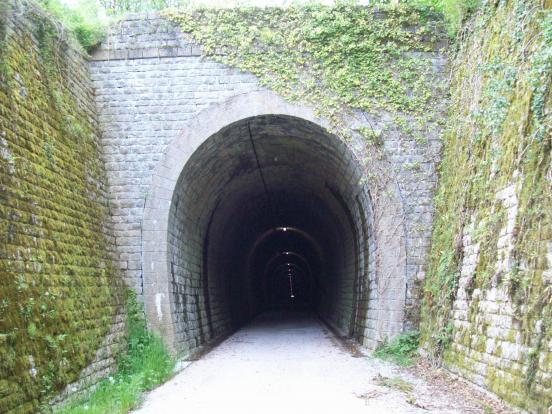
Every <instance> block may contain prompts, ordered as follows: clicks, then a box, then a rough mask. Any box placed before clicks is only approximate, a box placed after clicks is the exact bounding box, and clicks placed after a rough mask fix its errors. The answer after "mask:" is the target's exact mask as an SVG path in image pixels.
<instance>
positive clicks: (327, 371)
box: [135, 310, 483, 414]
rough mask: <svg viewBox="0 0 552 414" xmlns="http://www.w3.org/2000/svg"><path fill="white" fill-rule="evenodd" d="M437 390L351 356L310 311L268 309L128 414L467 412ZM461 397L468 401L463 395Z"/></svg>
mask: <svg viewBox="0 0 552 414" xmlns="http://www.w3.org/2000/svg"><path fill="white" fill-rule="evenodd" d="M397 378H401V379H402V381H405V382H406V383H408V384H410V385H411V386H412V387H413V390H412V391H409V392H404V391H401V390H397V389H394V388H393V387H389V386H386V385H382V381H384V382H385V379H387V381H390V382H391V383H392V382H393V381H395V382H396V381H397ZM466 385H467V384H466ZM437 388H439V389H437ZM442 388H443V387H442V384H441V385H437V386H435V385H431V384H428V383H426V382H425V381H424V380H422V379H421V378H419V377H416V376H415V375H413V374H412V373H411V372H408V371H406V370H404V369H399V368H397V367H394V366H391V365H390V364H388V363H385V362H382V361H380V360H377V359H372V358H370V357H366V356H362V357H358V355H357V356H356V357H355V356H353V355H352V354H351V352H350V351H349V350H348V349H347V347H346V346H344V344H343V343H342V342H341V341H340V340H339V339H337V338H336V337H335V336H334V335H333V334H332V333H331V332H330V331H329V330H328V329H327V327H326V326H325V325H324V324H323V323H322V322H321V321H320V320H319V319H318V318H317V317H316V316H315V315H314V314H312V313H310V312H307V311H301V310H295V311H290V310H287V311H271V312H267V313H264V314H262V315H260V316H259V317H257V318H256V319H255V320H254V321H253V322H252V323H250V324H249V325H247V326H246V327H244V328H242V329H241V330H239V331H238V332H236V333H235V334H234V335H232V336H230V337H229V338H228V339H227V340H225V341H224V342H222V343H221V344H220V345H219V346H217V347H216V348H214V349H213V350H212V351H211V352H209V353H208V354H206V355H205V356H204V357H203V358H201V359H199V360H198V361H195V362H193V363H192V364H191V365H189V366H188V367H187V368H186V369H185V370H184V371H182V372H181V373H179V374H178V375H176V376H175V377H174V378H173V379H172V380H170V381H169V382H167V383H166V384H164V385H162V386H161V387H159V388H158V389H156V390H154V391H152V392H151V393H149V394H148V395H147V396H146V398H145V401H144V404H143V406H142V408H141V409H139V410H137V411H135V413H140V414H154V413H155V414H158V413H167V414H170V413H227V412H230V413H233V412H240V413H244V414H248V413H256V412H262V413H267V412H268V413H276V412H278V413H280V414H283V413H286V412H288V413H299V412H301V413H312V412H321V413H326V412H330V410H331V411H333V409H335V410H336V412H340V413H357V412H358V413H361V412H362V413H399V414H400V413H427V412H435V413H437V412H438V413H465V412H467V411H466V410H467V409H471V408H473V407H469V408H468V407H467V406H466V400H462V399H459V398H458V395H456V396H454V395H453V394H452V393H450V394H447V392H446V391H444V390H443V389H442ZM467 395H472V392H471V391H470V390H469V389H468V393H467ZM474 395H477V394H474ZM194 410H197V411H194ZM315 410H319V411H315ZM469 412H479V411H477V410H475V411H471V410H470V411H469ZM481 412H483V411H481Z"/></svg>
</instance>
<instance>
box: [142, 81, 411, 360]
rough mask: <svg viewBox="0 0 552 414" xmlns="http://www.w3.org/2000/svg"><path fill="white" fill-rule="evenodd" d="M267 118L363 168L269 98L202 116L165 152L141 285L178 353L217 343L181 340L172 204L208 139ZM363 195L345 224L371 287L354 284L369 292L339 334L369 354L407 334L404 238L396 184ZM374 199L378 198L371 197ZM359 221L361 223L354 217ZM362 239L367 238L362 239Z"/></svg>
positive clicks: (299, 112)
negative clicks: (307, 134)
mask: <svg viewBox="0 0 552 414" xmlns="http://www.w3.org/2000/svg"><path fill="white" fill-rule="evenodd" d="M266 116H271V117H280V118H281V117H284V118H286V119H288V120H294V121H293V122H298V123H299V124H300V123H304V124H305V125H307V124H308V125H309V128H312V129H313V130H315V131H316V133H319V134H324V137H325V139H329V140H335V142H334V143H335V144H336V147H339V148H340V151H342V152H343V153H344V154H345V155H346V156H347V157H348V158H347V160H348V161H347V162H348V163H349V164H351V165H352V164H355V165H356V166H357V167H358V165H360V164H359V163H358V161H357V160H355V157H354V156H353V155H352V152H351V151H350V149H348V147H347V146H346V145H345V144H344V143H343V142H342V141H341V140H339V139H338V138H337V137H335V135H332V134H330V133H328V132H327V130H328V127H329V124H328V122H327V121H325V120H324V119H321V118H319V117H317V116H316V115H315V113H314V111H313V110H312V108H309V107H306V106H302V105H298V104H291V103H288V102H286V101H284V100H283V99H282V98H281V97H279V96H277V95H275V94H274V93H272V92H270V91H260V92H251V93H246V94H242V95H238V96H235V97H233V98H230V99H229V100H227V101H225V102H223V103H221V104H216V105H212V106H210V107H208V108H207V109H205V110H203V111H201V112H200V113H199V114H198V115H197V117H195V118H194V119H193V120H192V121H191V122H190V123H189V124H188V125H187V126H186V127H185V128H184V129H183V131H182V133H181V134H180V135H179V136H178V137H176V138H175V139H174V140H173V141H172V142H171V143H170V144H169V145H168V146H167V148H166V150H165V151H164V155H163V158H162V160H161V161H160V162H159V164H158V166H157V167H156V169H155V172H154V174H153V176H152V181H151V185H150V189H149V191H148V194H147V197H146V203H145V209H144V215H143V221H142V278H143V295H144V304H145V312H146V317H147V320H148V323H149V325H150V327H151V328H152V329H154V330H155V331H157V332H159V333H161V335H162V336H163V338H164V339H165V341H166V343H167V345H168V346H169V347H171V349H172V350H173V351H182V349H184V348H188V350H190V349H191V350H192V351H193V350H195V349H196V348H199V347H201V346H203V345H205V343H206V342H207V341H208V340H212V339H215V338H214V336H213V337H210V338H202V339H201V340H197V339H196V340H194V342H193V343H190V341H188V343H187V344H186V346H184V345H183V340H182V338H181V336H182V332H180V331H181V326H180V325H182V324H183V323H186V321H182V320H181V319H179V316H178V314H177V313H176V307H177V306H182V304H180V305H179V304H177V303H175V294H174V292H173V291H172V290H171V289H172V288H171V285H174V284H175V283H176V282H175V274H176V272H177V270H175V263H174V261H171V259H170V258H169V254H170V246H169V236H168V234H169V230H170V229H169V227H170V225H171V224H170V222H171V214H172V213H171V208H174V206H175V204H176V205H178V202H179V200H178V198H176V199H175V194H176V193H177V190H178V188H177V187H178V185H179V180H181V176H182V174H183V171H184V170H185V168H186V166H187V165H188V164H189V161H190V159H191V158H192V157H193V156H194V154H195V153H196V151H198V150H199V149H200V148H201V147H202V146H203V145H204V144H205V143H206V142H208V140H209V139H210V138H212V137H214V136H216V134H218V133H220V132H221V131H223V130H225V128H228V127H229V126H233V125H237V124H239V123H240V122H242V123H243V122H245V121H244V120H250V119H256V118H259V117H266ZM295 120H296V121H295ZM375 162H378V161H375ZM355 168H356V167H355ZM362 171H363V176H362V177H356V178H359V179H365V178H366V177H365V175H366V171H365V170H362ZM359 182H360V180H359ZM362 188H363V191H361V192H360V193H359V194H360V195H357V197H356V203H357V204H358V205H359V206H360V205H362V204H364V207H365V210H366V211H365V212H364V213H365V214H364V213H363V212H362V211H360V216H361V217H358V214H359V213H358V212H357V213H354V212H352V211H349V212H348V213H347V214H348V215H349V217H348V218H347V220H349V221H351V220H352V221H355V222H356V223H357V225H356V229H355V231H356V232H357V235H356V236H355V241H354V243H356V244H357V245H356V247H355V249H357V250H358V249H361V250H362V251H363V252H365V254H364V255H363V256H362V257H360V256H357V257H355V258H354V261H353V262H351V265H352V266H355V272H356V273H358V272H359V271H361V269H364V270H365V273H366V275H367V277H366V280H362V281H360V282H359V281H358V280H357V281H356V282H355V283H362V284H363V285H364V286H363V288H364V289H365V291H366V292H368V293H365V297H360V296H361V294H360V293H358V291H359V289H360V288H359V286H355V287H354V290H355V291H354V292H353V293H352V294H353V295H357V296H358V297H355V298H353V300H354V301H355V305H354V309H353V311H352V315H351V318H350V319H351V320H350V321H349V322H348V323H349V325H350V326H352V328H351V329H345V328H343V327H340V326H336V327H337V328H338V329H340V330H341V331H342V333H343V334H345V335H354V337H355V338H356V339H358V340H359V341H360V342H364V344H365V345H366V346H367V347H373V346H374V344H375V343H377V341H380V340H381V339H383V338H384V337H388V336H393V335H396V334H397V333H399V332H400V331H401V330H402V327H403V320H404V308H405V297H406V237H405V232H404V227H403V216H404V214H403V206H402V204H401V199H400V192H399V190H398V186H397V184H396V183H394V182H390V183H389V184H388V185H387V186H386V188H383V189H382V188H379V189H378V188H376V187H373V188H372V187H371V186H370V182H369V181H368V182H367V184H362ZM375 193H377V194H376V195H377V197H374V194H375ZM359 197H360V198H359ZM374 200H377V201H376V202H374ZM335 203H336V204H340V203H341V204H343V203H344V200H340V197H339V195H337V196H336V200H335ZM349 205H351V202H349ZM355 214H356V215H357V217H354V215H355ZM207 231H209V230H207ZM362 234H363V235H364V237H361V235H362ZM359 240H360V242H359ZM368 240H370V241H369V242H368ZM359 295H360V296H359ZM366 295H368V296H369V297H367V296H366ZM198 300H199V299H198ZM359 301H364V303H362V304H361V303H359ZM360 320H361V321H362V322H359V321H360ZM328 322H330V323H332V322H333V321H328ZM228 333H229V332H223V333H222V334H228ZM215 336H216V335H215Z"/></svg>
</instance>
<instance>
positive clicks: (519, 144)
mask: <svg viewBox="0 0 552 414" xmlns="http://www.w3.org/2000/svg"><path fill="white" fill-rule="evenodd" d="M452 73H453V78H452V85H451V87H452V88H451V96H452V106H451V110H450V115H449V119H448V130H447V132H446V133H445V136H444V143H443V144H444V154H443V161H442V163H441V165H440V171H439V173H440V177H439V183H440V184H439V189H438V191H437V195H436V199H435V205H436V219H435V223H434V231H433V238H432V247H431V252H430V259H429V264H428V271H427V277H426V280H425V283H424V289H423V298H422V324H421V328H422V337H423V342H424V343H425V347H426V349H427V350H428V351H429V352H430V354H431V356H433V357H435V358H442V359H443V361H444V363H445V365H446V366H447V367H449V368H450V369H451V370H453V371H455V372H457V373H459V374H461V375H462V376H464V377H467V378H468V379H470V380H472V381H474V382H476V383H478V384H480V385H482V386H484V387H486V388H487V389H489V390H490V391H493V392H495V393H497V394H498V395H499V396H500V397H502V398H504V399H505V400H506V401H508V402H510V403H512V404H515V405H517V406H520V407H523V408H524V409H527V410H529V411H531V412H542V413H546V412H548V409H549V407H550V406H551V405H552V375H551V373H552V167H551V148H552V147H551V139H552V112H551V111H552V97H551V93H550V85H551V76H552V2H551V1H550V0H546V1H542V0H539V1H536V0H525V1H523V0H510V1H486V2H483V5H482V7H481V10H480V11H479V12H478V14H477V15H476V16H475V17H474V19H473V20H472V21H471V22H470V23H469V24H468V26H467V27H466V28H465V30H464V32H463V33H461V37H460V39H459V50H458V53H457V56H456V59H455V62H454V65H453V71H452Z"/></svg>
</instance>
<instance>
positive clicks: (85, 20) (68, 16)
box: [37, 0, 108, 52]
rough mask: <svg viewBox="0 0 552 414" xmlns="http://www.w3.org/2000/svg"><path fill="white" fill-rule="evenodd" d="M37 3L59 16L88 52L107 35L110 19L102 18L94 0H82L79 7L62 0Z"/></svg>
mask: <svg viewBox="0 0 552 414" xmlns="http://www.w3.org/2000/svg"><path fill="white" fill-rule="evenodd" d="M37 4H38V5H39V6H41V7H42V8H44V9H45V10H47V11H48V12H50V13H51V14H53V15H54V16H55V17H56V18H58V19H59V20H60V21H61V22H62V23H63V25H64V26H65V27H66V28H67V29H68V30H69V31H70V32H71V33H72V34H73V35H74V36H75V38H76V40H77V41H78V43H79V44H80V45H81V46H82V48H83V49H84V50H85V51H87V52H90V51H91V50H92V49H93V48H94V46H96V45H98V44H99V43H100V42H101V41H102V39H103V38H104V36H105V31H106V25H107V24H108V21H107V20H104V21H102V20H101V19H100V10H99V9H98V7H97V6H96V4H95V2H93V1H90V0H81V1H80V2H79V3H78V6H77V7H68V6H67V5H66V4H65V3H63V1H62V0H37Z"/></svg>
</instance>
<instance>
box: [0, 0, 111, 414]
mask: <svg viewBox="0 0 552 414" xmlns="http://www.w3.org/2000/svg"><path fill="white" fill-rule="evenodd" d="M104 184H105V173H104V168H103V163H102V160H101V149H100V142H99V134H98V123H97V118H96V114H95V104H94V94H93V90H92V88H91V84H90V81H89V76H88V71H87V64H86V60H85V58H84V57H83V55H82V54H81V53H80V52H79V51H78V50H77V49H75V48H74V47H73V46H72V45H71V43H70V42H69V41H68V35H67V33H65V32H64V31H63V30H62V29H61V28H60V24H59V23H58V22H56V21H54V20H52V19H51V18H49V17H48V16H46V15H44V14H43V13H42V12H41V11H40V10H39V9H37V8H36V7H35V6H33V5H32V4H30V3H27V2H21V1H7V2H6V1H2V2H1V4H0V412H2V413H6V412H8V413H15V412H17V413H31V412H37V411H38V410H39V408H40V406H41V405H43V404H47V402H48V401H49V400H50V399H51V397H52V396H54V395H56V394H57V393H58V392H59V391H61V390H62V389H63V388H64V387H66V385H67V384H70V383H73V382H74V381H76V380H77V379H79V375H80V374H81V370H83V368H85V367H87V366H90V364H91V363H92V362H93V361H94V362H95V363H94V364H93V365H92V367H89V368H88V369H87V370H85V371H84V373H85V375H88V376H89V377H88V378H83V377H82V374H81V377H80V379H81V380H88V381H94V378H95V377H96V376H97V375H99V374H101V373H102V372H105V370H107V369H109V367H110V366H111V365H112V364H113V362H114V361H113V357H112V355H113V353H112V351H113V349H112V348H113V346H116V345H117V342H118V338H120V335H119V336H115V337H114V338H111V339H110V340H105V338H104V337H105V335H106V333H107V332H108V331H109V329H110V328H111V327H112V326H113V322H114V321H115V320H116V318H115V315H116V314H117V313H118V309H119V304H120V300H121V292H122V289H121V284H120V283H119V281H118V278H117V277H116V274H115V273H114V270H113V267H112V261H111V260H112V253H113V244H112V240H111V237H110V236H109V234H110V232H111V229H110V227H111V226H110V225H109V221H108V220H109V211H108V204H107V201H106V200H107V198H106V195H105V185H104ZM119 322H120V321H119Z"/></svg>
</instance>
